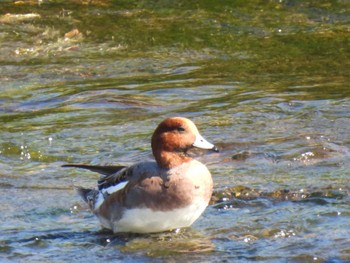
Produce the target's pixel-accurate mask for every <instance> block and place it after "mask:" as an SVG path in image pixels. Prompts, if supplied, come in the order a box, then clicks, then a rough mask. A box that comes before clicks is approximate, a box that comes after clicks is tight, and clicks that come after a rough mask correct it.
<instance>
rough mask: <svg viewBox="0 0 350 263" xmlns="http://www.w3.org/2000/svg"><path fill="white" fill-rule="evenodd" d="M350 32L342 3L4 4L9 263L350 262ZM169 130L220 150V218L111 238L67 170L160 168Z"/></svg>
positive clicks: (85, 179)
mask: <svg viewBox="0 0 350 263" xmlns="http://www.w3.org/2000/svg"><path fill="white" fill-rule="evenodd" d="M349 29H350V4H349V3H348V2H347V1H322V2H320V1H265V2H264V1H249V3H246V2H245V1H220V3H219V2H218V3H215V2H212V1H198V2H196V1H195V2H188V1H174V2H154V1H78V0H77V1H41V4H38V1H2V2H1V3H0V43H1V45H0V89H1V94H0V168H1V169H0V188H1V190H2V193H3V194H2V195H1V199H0V200H1V203H2V206H1V208H0V209H1V210H0V211H1V213H0V218H1V222H2V224H1V237H0V257H1V259H2V261H4V262H6V261H8V262H12V261H13V262H38V261H39V262H46V261H48V262H66V261H75V262H83V261H86V259H87V258H88V259H89V261H91V262H100V261H103V260H114V261H122V262H132V261H138V262H148V261H150V262H163V261H174V262H193V261H194V262H195V261H198V262H223V261H224V262H225V261H227V262H249V261H256V262H348V261H350V246H349V244H350V242H349V239H350V220H349V218H350V212H349V211H350V210H349V208H350V198H349V191H350V186H349V176H350V167H349V159H350V150H349V145H350V137H349V127H350V118H349V117H350V99H349V97H350V87H349V83H350V81H349V80H350V79H349V72H350V60H349V56H350V34H349ZM175 115H181V116H184V117H188V118H191V119H192V120H193V121H194V122H195V123H196V124H197V126H198V128H199V130H200V131H201V133H202V135H203V136H204V137H205V138H206V139H208V140H209V141H211V142H213V143H215V144H217V145H218V146H219V148H220V149H221V151H220V152H219V153H206V152H197V153H196V154H197V156H198V159H199V160H200V161H202V162H203V163H206V165H207V166H208V168H209V169H210V170H211V172H212V174H213V177H214V182H215V194H214V196H213V200H212V203H211V205H210V206H209V207H208V209H207V210H206V211H205V213H204V214H203V216H202V217H201V218H200V219H199V220H198V221H197V222H196V223H195V224H194V225H193V226H192V227H191V228H189V229H184V230H180V231H175V232H170V233H161V234H152V235H143V236H139V235H123V236H115V235H112V234H111V233H108V232H103V231H101V229H100V226H99V224H98V222H97V220H96V219H95V218H94V217H93V216H92V215H91V213H90V212H89V211H88V210H87V207H86V206H85V205H84V204H83V203H82V202H81V201H80V199H79V198H78V196H77V195H76V193H75V192H74V189H73V188H74V186H78V185H79V186H85V187H92V186H94V184H95V181H96V180H97V178H98V175H96V174H93V173H91V172H87V171H80V170H72V169H62V168H61V167H60V166H61V165H62V164H64V163H67V162H74V163H87V164H129V163H132V162H135V161H141V160H151V159H152V155H151V152H150V145H149V141H150V137H151V134H152V132H153V130H154V128H155V126H156V125H157V124H158V123H159V122H160V121H161V120H163V119H164V118H166V117H169V116H175Z"/></svg>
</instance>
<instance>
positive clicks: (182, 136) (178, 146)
mask: <svg viewBox="0 0 350 263" xmlns="http://www.w3.org/2000/svg"><path fill="white" fill-rule="evenodd" d="M193 147H197V148H201V149H208V150H213V151H216V152H217V151H218V148H217V147H216V146H215V145H213V144H211V143H209V142H208V141H207V140H205V139H204V138H203V137H202V136H201V135H200V133H199V131H198V129H197V127H196V125H195V124H194V123H193V122H192V121H191V120H189V119H187V118H183V117H173V118H168V119H165V120H164V121H162V122H161V123H160V124H159V125H158V127H157V128H156V130H155V131H154V133H153V136H152V152H153V155H154V157H155V159H156V161H157V163H158V165H159V166H160V167H162V168H167V169H169V168H172V167H175V166H178V165H180V164H182V163H184V162H188V161H190V160H192V158H191V157H190V156H188V155H187V151H188V150H189V149H191V148H193Z"/></svg>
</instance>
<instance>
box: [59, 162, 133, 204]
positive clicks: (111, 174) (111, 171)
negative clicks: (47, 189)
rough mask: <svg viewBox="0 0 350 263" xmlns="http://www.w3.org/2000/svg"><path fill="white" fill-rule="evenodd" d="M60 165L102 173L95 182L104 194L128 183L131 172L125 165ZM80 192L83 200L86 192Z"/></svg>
mask: <svg viewBox="0 0 350 263" xmlns="http://www.w3.org/2000/svg"><path fill="white" fill-rule="evenodd" d="M62 167H72V168H82V169H87V170H90V171H92V172H97V173H100V174H102V176H101V178H100V179H99V180H98V181H97V183H98V190H100V191H102V193H104V194H106V193H107V194H111V193H113V192H116V191H118V190H119V189H122V188H124V186H125V185H126V184H127V183H128V177H129V175H130V174H131V168H130V167H127V166H101V165H87V164H65V165H62ZM85 192H86V191H85ZM85 192H84V193H85ZM82 193H83V192H81V191H80V192H79V194H80V195H81V196H83V198H84V200H86V194H82Z"/></svg>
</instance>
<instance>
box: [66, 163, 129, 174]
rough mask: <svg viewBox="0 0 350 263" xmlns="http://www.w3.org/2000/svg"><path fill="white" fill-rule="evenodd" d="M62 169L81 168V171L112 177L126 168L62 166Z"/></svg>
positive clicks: (81, 165) (82, 165)
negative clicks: (85, 170)
mask: <svg viewBox="0 0 350 263" xmlns="http://www.w3.org/2000/svg"><path fill="white" fill-rule="evenodd" d="M62 167H73V168H82V169H87V170H90V171H92V172H96V173H99V174H102V175H106V176H109V175H112V174H115V173H117V172H119V171H120V170H122V169H123V168H125V167H126V166H121V165H118V166H113V165H112V166H103V165H87V164H64V165H62Z"/></svg>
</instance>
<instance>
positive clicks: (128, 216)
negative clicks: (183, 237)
mask: <svg viewBox="0 0 350 263" xmlns="http://www.w3.org/2000/svg"><path fill="white" fill-rule="evenodd" d="M207 205H208V204H207V203H206V202H203V201H202V200H198V201H197V202H194V203H193V204H192V205H189V206H187V207H184V208H179V209H175V210H172V211H166V212H163V211H154V210H151V209H149V208H136V209H128V210H126V211H125V212H124V214H123V218H122V219H121V220H119V221H116V222H113V231H114V232H115V233H117V232H135V233H154V232H162V231H166V230H172V229H176V228H182V227H188V226H190V225H192V223H193V222H194V221H196V219H197V218H198V217H199V216H200V215H201V214H202V213H203V211H204V210H205V208H206V207H207Z"/></svg>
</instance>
